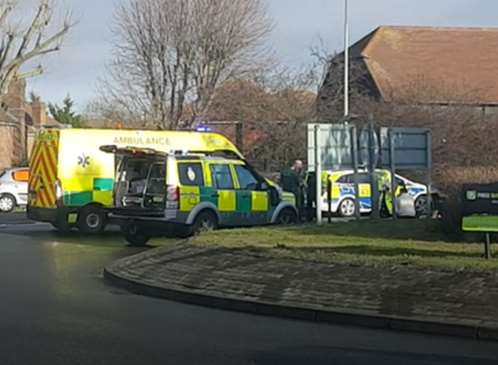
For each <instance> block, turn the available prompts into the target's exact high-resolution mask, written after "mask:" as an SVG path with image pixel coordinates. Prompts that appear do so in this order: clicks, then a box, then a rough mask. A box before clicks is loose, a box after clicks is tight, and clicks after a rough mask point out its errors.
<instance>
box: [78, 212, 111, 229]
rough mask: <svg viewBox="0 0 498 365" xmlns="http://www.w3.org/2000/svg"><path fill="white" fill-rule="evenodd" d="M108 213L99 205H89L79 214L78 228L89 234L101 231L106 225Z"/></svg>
mask: <svg viewBox="0 0 498 365" xmlns="http://www.w3.org/2000/svg"><path fill="white" fill-rule="evenodd" d="M106 220H107V217H106V214H105V212H104V209H102V207H101V206H99V205H89V206H86V207H84V208H83V209H81V211H80V212H79V214H78V229H79V230H80V231H81V232H83V233H87V234H95V233H101V232H102V231H103V230H104V228H105V226H106Z"/></svg>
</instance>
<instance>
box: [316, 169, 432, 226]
mask: <svg viewBox="0 0 498 365" xmlns="http://www.w3.org/2000/svg"><path fill="white" fill-rule="evenodd" d="M377 173H378V174H380V175H385V176H387V181H390V175H391V174H390V172H389V171H388V170H377ZM327 178H329V179H330V181H331V188H332V191H331V194H330V195H331V198H332V199H331V212H332V213H334V214H338V215H339V216H341V217H353V216H354V215H355V214H356V204H355V199H356V194H355V184H354V171H353V170H341V171H325V172H322V182H323V185H324V189H323V190H324V191H325V192H324V193H323V194H322V207H323V208H322V210H323V211H324V212H328V194H327V192H326V184H327ZM357 179H358V187H359V206H360V213H362V214H368V213H371V211H372V188H371V183H370V175H369V174H368V173H367V172H366V171H364V170H360V171H359V173H358V177H357ZM396 182H397V185H398V186H401V185H403V186H405V187H406V190H407V193H408V194H409V195H410V196H411V197H412V199H413V201H414V205H415V210H414V211H415V216H421V215H423V214H425V213H426V211H427V186H426V185H424V184H420V183H417V182H414V181H411V180H409V179H407V178H405V177H403V176H400V175H396ZM432 194H433V197H434V198H436V197H437V192H436V190H435V189H433V190H432Z"/></svg>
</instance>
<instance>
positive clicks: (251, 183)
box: [235, 165, 259, 190]
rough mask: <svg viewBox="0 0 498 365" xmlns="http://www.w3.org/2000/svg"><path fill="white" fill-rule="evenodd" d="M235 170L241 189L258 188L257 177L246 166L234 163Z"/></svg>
mask: <svg viewBox="0 0 498 365" xmlns="http://www.w3.org/2000/svg"><path fill="white" fill-rule="evenodd" d="M235 172H236V173H237V178H238V179H239V184H240V188H241V189H242V190H256V189H257V188H258V185H259V181H258V179H257V178H256V177H255V176H254V174H253V173H252V172H251V171H250V170H249V169H248V168H247V167H245V166H241V165H236V166H235Z"/></svg>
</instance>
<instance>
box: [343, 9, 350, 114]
mask: <svg viewBox="0 0 498 365" xmlns="http://www.w3.org/2000/svg"><path fill="white" fill-rule="evenodd" d="M348 7H349V6H348V0H344V119H345V120H346V121H347V118H348V117H349V19H348V18H349V9H348Z"/></svg>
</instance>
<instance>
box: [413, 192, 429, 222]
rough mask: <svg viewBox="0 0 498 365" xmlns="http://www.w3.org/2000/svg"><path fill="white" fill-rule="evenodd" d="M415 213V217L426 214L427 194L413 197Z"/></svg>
mask: <svg viewBox="0 0 498 365" xmlns="http://www.w3.org/2000/svg"><path fill="white" fill-rule="evenodd" d="M415 214H416V216H417V217H421V216H423V215H425V214H427V195H421V196H419V197H418V198H417V199H415Z"/></svg>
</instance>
